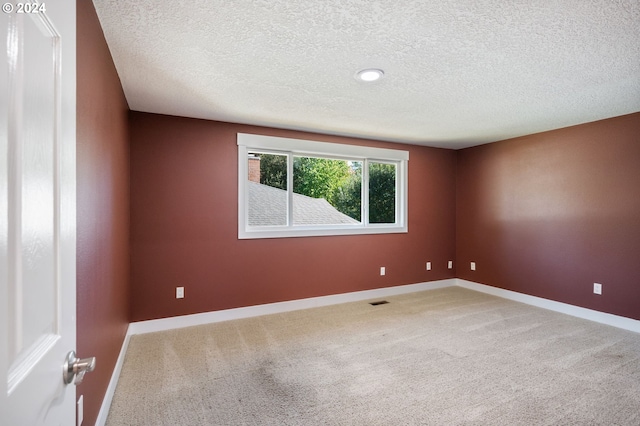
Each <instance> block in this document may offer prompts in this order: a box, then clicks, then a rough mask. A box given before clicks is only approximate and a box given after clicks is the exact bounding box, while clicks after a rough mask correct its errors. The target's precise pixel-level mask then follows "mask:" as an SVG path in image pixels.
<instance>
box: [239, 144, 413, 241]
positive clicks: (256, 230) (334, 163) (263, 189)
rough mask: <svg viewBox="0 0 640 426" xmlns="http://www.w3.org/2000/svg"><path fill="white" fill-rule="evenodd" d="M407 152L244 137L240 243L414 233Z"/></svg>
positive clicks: (241, 172)
mask: <svg viewBox="0 0 640 426" xmlns="http://www.w3.org/2000/svg"><path fill="white" fill-rule="evenodd" d="M408 160H409V153H408V152H407V151H401V150H394V149H382V148H371V147H363V146H355V145H342V144H333V143H326V142H312V141H306V140H299V139H287V138H279V137H270V136H261V135H250V134H244V133H239V134H238V238H240V239H246V238H280V237H302V236H315V235H348V234H379V233H393V232H396V233H397V232H407V166H408Z"/></svg>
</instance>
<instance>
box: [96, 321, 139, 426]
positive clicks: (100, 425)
mask: <svg viewBox="0 0 640 426" xmlns="http://www.w3.org/2000/svg"><path fill="white" fill-rule="evenodd" d="M129 328H131V325H129V327H127V334H126V335H125V336H124V341H123V342H122V348H121V349H120V354H119V355H118V360H117V361H116V365H115V367H114V369H113V373H112V374H111V380H109V386H108V387H107V392H106V393H105V394H104V398H103V399H102V405H101V406H100V411H99V412H98V418H97V419H96V423H95V426H104V425H105V423H107V416H108V415H109V408H110V407H111V401H112V400H113V395H114V394H115V392H116V386H117V385H118V379H119V378H120V371H122V364H123V363H124V356H125V355H126V354H127V348H128V347H129V339H130V338H131V336H130V335H129Z"/></svg>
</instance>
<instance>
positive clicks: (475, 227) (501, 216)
mask: <svg viewBox="0 0 640 426" xmlns="http://www.w3.org/2000/svg"><path fill="white" fill-rule="evenodd" d="M457 178H458V179H457V213H456V223H457V239H456V254H457V260H458V268H457V274H458V277H459V278H463V279H466V280H470V281H475V282H479V283H483V284H488V285H492V286H496V287H500V288H505V289H509V290H513V291H517V292H520V293H525V294H529V295H534V296H539V297H543V298H547V299H551V300H556V301H560V302H564V303H569V304H572V305H577V306H582V307H585V308H589V309H595V310H597V311H602V312H608V313H612V314H616V315H622V316H625V317H629V318H634V319H640V113H636V114H631V115H626V116H622V117H617V118H612V119H608V120H603V121H598V122H594V123H589V124H584V125H580V126H575V127H570V128H566V129H561V130H556V131H550V132H546V133H540V134H536V135H531V136H526V137H521V138H517V139H512V140H507V141H502V142H497V143H493V144H489V145H482V146H477V147H473V148H468V149H464V150H460V151H458V174H457ZM472 261H475V262H476V264H477V270H476V271H475V272H474V271H471V270H470V268H469V263H470V262H472ZM594 282H597V283H601V284H602V285H603V294H602V295H601V296H599V295H595V294H593V283H594Z"/></svg>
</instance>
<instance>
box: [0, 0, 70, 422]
mask: <svg viewBox="0 0 640 426" xmlns="http://www.w3.org/2000/svg"><path fill="white" fill-rule="evenodd" d="M5 1H6V2H5ZM0 3H3V6H2V13H0V15H1V16H0V31H1V34H2V35H1V36H0V42H1V45H0V51H1V52H2V53H0V62H1V64H0V66H1V68H2V69H1V70H0V100H1V106H0V303H1V305H0V348H1V349H0V424H2V425H6V426H14V425H15V426H30V425H65V426H70V425H74V424H75V387H74V386H73V384H71V385H66V384H64V382H63V364H64V361H65V357H66V355H67V353H68V352H69V351H71V350H73V349H74V348H75V340H76V323H75V322H76V306H75V301H76V295H75V275H76V271H75V236H76V231H75V229H76V216H75V215H76V207H75V204H76V190H75V167H76V166H75V164H76V163H75V161H76V160H75V149H76V148H75V147H76V142H75V140H76V135H75V117H76V107H75V91H76V89H75V84H76V83H75V82H76V78H75V74H76V63H75V32H76V22H75V20H76V12H75V0H54V1H47V2H41V3H40V4H35V3H27V2H24V1H21V2H20V3H19V2H18V1H14V0H3V1H2V2H0Z"/></svg>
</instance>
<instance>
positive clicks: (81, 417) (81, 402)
mask: <svg viewBox="0 0 640 426" xmlns="http://www.w3.org/2000/svg"><path fill="white" fill-rule="evenodd" d="M77 409H78V412H77V416H76V419H78V421H77V425H78V426H80V425H81V424H82V421H83V420H84V395H80V398H78V402H77Z"/></svg>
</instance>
